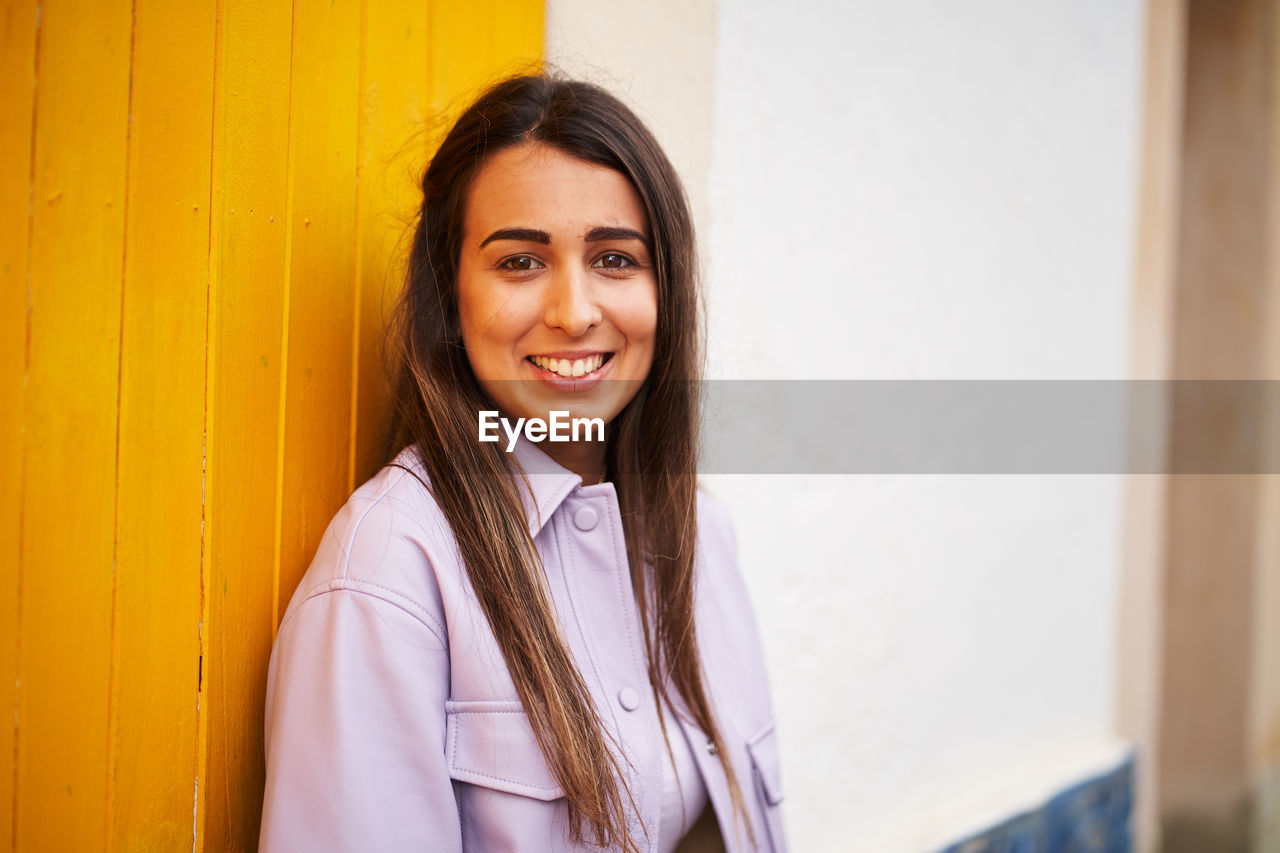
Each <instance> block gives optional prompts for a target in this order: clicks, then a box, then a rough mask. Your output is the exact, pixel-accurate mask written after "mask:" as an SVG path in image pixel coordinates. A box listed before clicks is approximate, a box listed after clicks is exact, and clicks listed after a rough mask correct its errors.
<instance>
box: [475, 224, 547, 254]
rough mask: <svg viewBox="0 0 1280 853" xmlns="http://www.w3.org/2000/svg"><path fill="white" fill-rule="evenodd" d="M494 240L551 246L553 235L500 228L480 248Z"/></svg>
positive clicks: (532, 229) (523, 229) (536, 230)
mask: <svg viewBox="0 0 1280 853" xmlns="http://www.w3.org/2000/svg"><path fill="white" fill-rule="evenodd" d="M494 240H519V241H520V242H522V243H541V244H542V245H544V246H550V245H551V235H550V234H548V233H547V232H546V231H539V230H538V229H536V228H499V229H498V230H497V231H494V232H493V233H492V234H490V235H489V236H488V237H485V238H484V241H483V242H482V243H481V244H480V248H481V249H483V248H484V247H485V246H487V245H489V244H490V243H492V242H493V241H494Z"/></svg>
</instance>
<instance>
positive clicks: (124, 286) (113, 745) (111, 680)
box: [102, 0, 138, 851]
mask: <svg viewBox="0 0 1280 853" xmlns="http://www.w3.org/2000/svg"><path fill="white" fill-rule="evenodd" d="M137 23H138V0H130V6H129V72H128V80H129V88H128V96H127V97H126V106H125V115H126V116H128V120H127V121H126V122H125V131H124V148H125V160H124V199H123V205H122V206H123V207H124V219H123V223H122V228H121V241H120V242H121V247H120V306H119V313H118V315H117V316H118V318H119V325H118V326H117V327H116V330H117V337H116V400H115V416H116V423H115V460H114V463H113V464H114V470H115V483H114V484H113V486H114V488H113V489H112V496H111V497H112V506H111V519H112V525H113V528H114V529H113V531H112V537H111V540H112V541H111V602H110V623H109V624H110V629H109V637H110V641H109V651H108V653H107V660H108V664H107V666H108V670H107V767H106V770H107V773H106V778H105V779H104V780H103V785H104V786H105V789H106V797H105V801H104V803H103V814H104V815H105V816H106V820H105V824H106V826H105V827H104V830H105V831H104V832H103V838H102V848H103V849H104V850H107V851H110V850H112V848H113V845H112V836H113V835H114V832H115V805H116V804H115V794H116V790H115V769H116V760H117V754H116V753H117V744H118V742H119V739H120V711H119V701H118V700H119V695H118V694H119V683H118V681H117V677H118V672H119V665H118V663H119V657H120V646H119V630H118V629H119V625H118V622H119V616H120V602H119V591H120V398H121V395H122V394H123V391H124V387H123V386H124V351H125V345H124V320H125V311H124V304H125V301H126V300H127V299H128V298H129V294H128V284H129V282H128V276H129V207H130V204H129V203H130V201H131V200H132V196H133V193H132V181H131V177H132V176H131V174H130V170H131V168H132V167H133V165H134V163H133V160H132V153H133V144H132V137H133V84H134V76H133V74H134V46H135V39H136V37H137Z"/></svg>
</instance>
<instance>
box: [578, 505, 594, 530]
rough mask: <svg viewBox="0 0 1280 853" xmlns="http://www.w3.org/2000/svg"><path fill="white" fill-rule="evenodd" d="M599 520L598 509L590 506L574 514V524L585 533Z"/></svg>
mask: <svg viewBox="0 0 1280 853" xmlns="http://www.w3.org/2000/svg"><path fill="white" fill-rule="evenodd" d="M597 520H598V518H597V516H596V511H595V510H594V509H592V508H591V507H589V506H584V507H583V508H582V509H580V510H578V511H577V512H575V513H574V514H573V523H574V525H575V526H576V527H577V528H578V529H579V530H581V531H583V532H584V533H585V532H586V531H588V530H592V529H594V528H595V526H596V521H597Z"/></svg>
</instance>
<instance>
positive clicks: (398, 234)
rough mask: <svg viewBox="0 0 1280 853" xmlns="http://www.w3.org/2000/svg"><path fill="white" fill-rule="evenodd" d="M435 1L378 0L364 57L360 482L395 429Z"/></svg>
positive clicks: (355, 456) (356, 426)
mask: <svg viewBox="0 0 1280 853" xmlns="http://www.w3.org/2000/svg"><path fill="white" fill-rule="evenodd" d="M427 20H428V16H427V9H426V7H425V5H424V4H423V3H422V0H369V2H368V4H367V7H366V10H365V28H364V43H363V45H362V49H361V51H362V55H361V105H360V128H359V131H360V138H359V152H360V153H359V169H360V173H359V184H358V187H359V191H358V194H357V201H356V205H357V211H358V213H357V218H356V228H357V233H356V245H357V251H356V260H357V265H358V268H357V269H358V271H357V276H356V277H357V293H356V303H355V313H356V317H355V324H354V325H355V329H356V341H355V358H356V366H355V377H356V380H355V384H354V387H353V391H354V393H355V400H354V402H353V414H354V418H353V422H352V439H351V461H350V470H351V481H350V482H349V483H348V487H349V489H350V488H354V487H355V486H356V485H359V484H360V483H361V482H363V481H364V480H365V479H367V478H368V477H369V476H371V475H372V474H373V472H374V471H376V470H377V468H378V467H379V465H380V464H381V462H382V461H383V460H382V458H381V457H382V454H383V445H384V443H385V439H386V429H387V408H386V402H387V394H388V388H387V382H386V379H387V377H386V370H385V369H384V358H383V343H384V337H385V329H386V320H387V317H388V314H389V312H390V310H391V309H392V307H393V306H394V304H395V300H396V297H397V296H398V294H399V292H400V289H401V285H402V282H403V278H404V264H403V260H404V257H405V255H406V253H407V251H408V247H409V241H410V240H411V239H412V236H413V232H412V229H413V224H414V217H415V216H416V215H417V209H418V206H419V205H420V204H421V200H422V193H421V190H420V188H419V186H418V182H419V180H420V179H421V176H422V170H423V168H424V167H425V165H426V153H427V152H426V149H425V146H424V144H423V139H424V136H423V131H424V129H425V128H426V123H427V116H428V113H429V98H430V95H429V92H428V89H427V47H428V45H427Z"/></svg>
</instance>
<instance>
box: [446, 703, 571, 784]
mask: <svg viewBox="0 0 1280 853" xmlns="http://www.w3.org/2000/svg"><path fill="white" fill-rule="evenodd" d="M519 713H522V712H520V711H459V712H456V713H455V714H454V716H457V715H458V714H519ZM450 740H451V741H452V742H451V743H450V744H449V767H450V769H451V770H453V771H456V772H458V773H467V774H470V775H472V776H478V777H480V778H481V779H489V780H490V781H493V782H505V783H507V784H508V785H519V786H520V787H522V788H530V789H532V790H534V791H546V792H548V793H551V792H559V793H560V794H563V793H564V791H563V790H562V789H561V788H560V786H559V785H550V786H547V785H535V784H533V783H532V782H521V781H520V780H519V779H508V778H506V777H505V776H493V775H491V774H489V773H483V772H481V771H479V770H470V769H468V768H466V767H460V766H458V729H457V728H456V727H455V728H454V730H453V737H452V738H450ZM539 754H541V753H539ZM543 760H544V761H545V758H544V759H543ZM463 781H465V780H463Z"/></svg>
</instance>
